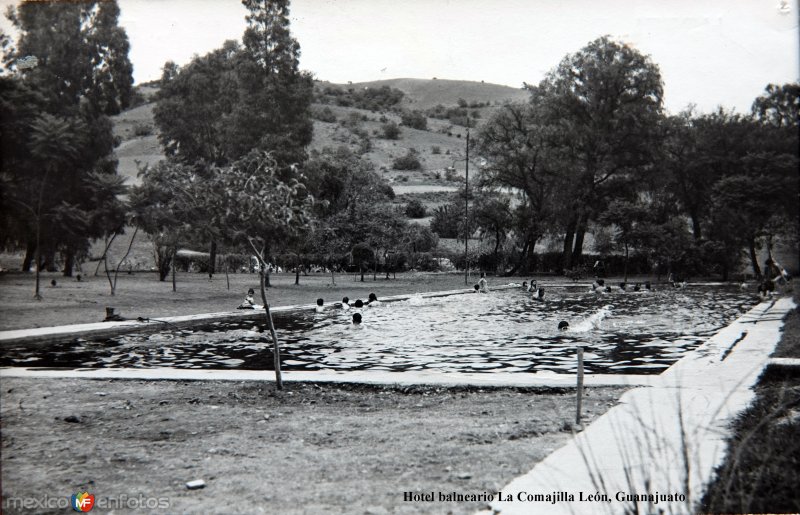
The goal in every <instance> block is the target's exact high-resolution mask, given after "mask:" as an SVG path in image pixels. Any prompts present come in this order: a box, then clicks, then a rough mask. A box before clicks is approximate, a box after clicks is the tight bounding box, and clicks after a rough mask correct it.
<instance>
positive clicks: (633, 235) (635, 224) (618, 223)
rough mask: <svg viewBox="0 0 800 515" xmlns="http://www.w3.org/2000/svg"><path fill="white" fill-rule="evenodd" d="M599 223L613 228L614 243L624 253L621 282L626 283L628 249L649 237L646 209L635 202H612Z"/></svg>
mask: <svg viewBox="0 0 800 515" xmlns="http://www.w3.org/2000/svg"><path fill="white" fill-rule="evenodd" d="M599 221H600V222H601V223H604V224H607V225H612V226H613V227H614V242H615V243H616V244H617V245H619V246H620V247H622V248H623V249H624V251H625V266H624V272H623V274H624V279H623V280H624V281H625V282H628V257H629V254H630V247H631V246H632V245H636V244H637V243H643V242H644V241H645V240H646V239H647V237H648V236H649V232H648V231H647V228H646V227H647V209H646V207H644V206H642V205H641V204H638V203H636V202H631V201H625V200H614V201H612V202H611V203H610V204H609V206H608V207H607V208H606V209H605V211H604V212H603V214H602V215H601V216H600V218H599ZM642 226H645V227H642Z"/></svg>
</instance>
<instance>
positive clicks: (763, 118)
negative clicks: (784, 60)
mask: <svg viewBox="0 0 800 515" xmlns="http://www.w3.org/2000/svg"><path fill="white" fill-rule="evenodd" d="M798 111H800V84H798V83H796V82H795V83H793V84H783V85H777V84H769V85H768V86H767V87H766V88H765V90H764V94H763V95H761V96H759V97H758V98H756V99H755V101H754V102H753V108H752V112H753V115H754V116H755V117H756V118H757V119H758V120H759V121H760V122H761V123H763V124H768V125H771V126H772V127H776V128H788V129H793V128H794V129H796V128H797V123H798ZM795 135H796V134H795Z"/></svg>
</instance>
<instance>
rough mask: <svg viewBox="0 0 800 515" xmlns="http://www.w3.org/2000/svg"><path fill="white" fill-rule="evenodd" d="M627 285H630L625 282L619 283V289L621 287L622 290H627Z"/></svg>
mask: <svg viewBox="0 0 800 515" xmlns="http://www.w3.org/2000/svg"><path fill="white" fill-rule="evenodd" d="M627 287H628V285H627V284H625V283H619V289H620V290H622V291H626V288H627Z"/></svg>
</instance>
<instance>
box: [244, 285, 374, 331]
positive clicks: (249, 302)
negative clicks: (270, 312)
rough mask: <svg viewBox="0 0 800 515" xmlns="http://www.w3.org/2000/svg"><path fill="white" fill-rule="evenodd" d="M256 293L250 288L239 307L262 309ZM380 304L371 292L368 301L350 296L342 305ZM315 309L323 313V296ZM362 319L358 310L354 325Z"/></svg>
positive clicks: (364, 305) (358, 324) (358, 308)
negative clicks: (351, 301)
mask: <svg viewBox="0 0 800 515" xmlns="http://www.w3.org/2000/svg"><path fill="white" fill-rule="evenodd" d="M254 295H255V290H253V288H250V289H248V290H247V295H246V296H245V298H244V300H243V301H242V303H241V304H239V306H238V307H237V309H260V308H261V306H260V305H258V304H256V303H255V299H254V298H253V296H254ZM380 304H381V301H379V300H378V296H377V295H375V294H374V293H370V294H369V297H368V298H367V300H366V301H363V300H361V299H356V300H355V302H353V303H352V304H351V303H350V298H349V297H344V298H342V302H341V303H340V306H341V308H342V310H344V311H349V310H350V309H356V310H360V309H362V308H365V307H376V306H379V305H380ZM314 309H315V311H316V312H317V313H322V311H324V309H325V300H324V299H322V298H319V299H317V305H316V307H315V308H314ZM361 320H362V316H361V312H360V311H356V312H355V313H353V316H352V323H353V326H360V325H361Z"/></svg>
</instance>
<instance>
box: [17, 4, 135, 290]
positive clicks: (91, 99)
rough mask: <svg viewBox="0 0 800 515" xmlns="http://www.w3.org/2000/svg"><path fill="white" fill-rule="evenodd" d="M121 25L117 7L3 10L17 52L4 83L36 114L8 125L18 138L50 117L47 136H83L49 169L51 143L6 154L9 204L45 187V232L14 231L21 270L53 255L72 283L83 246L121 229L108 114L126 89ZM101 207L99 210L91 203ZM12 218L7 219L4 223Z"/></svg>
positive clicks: (21, 115)
mask: <svg viewBox="0 0 800 515" xmlns="http://www.w3.org/2000/svg"><path fill="white" fill-rule="evenodd" d="M118 16H119V8H118V6H117V4H116V2H114V1H108V2H96V1H79V2H55V1H43V2H24V3H22V4H20V6H19V7H18V8H17V9H10V10H9V13H8V17H9V19H10V20H11V22H12V23H13V24H14V26H15V27H16V29H17V30H18V32H19V39H18V41H17V44H16V47H15V48H7V49H6V52H5V55H4V63H5V65H6V66H7V67H8V68H10V69H15V70H16V71H17V73H16V78H14V79H8V80H11V81H14V80H18V81H21V82H22V84H23V86H9V89H16V90H17V92H18V93H19V92H21V91H23V90H25V89H27V90H29V91H33V92H35V94H36V95H37V96H38V98H39V99H40V100H38V101H37V102H36V105H37V107H40V108H41V110H40V111H39V112H38V113H36V114H35V115H34V113H33V111H32V110H31V109H29V107H30V105H28V107H22V108H20V109H16V112H15V113H14V115H13V119H14V124H15V125H16V126H17V127H20V128H22V129H23V133H25V131H27V130H30V131H34V127H35V126H36V125H37V124H38V125H39V126H41V122H42V121H43V120H44V119H45V118H44V117H45V116H51V117H52V119H54V120H58V123H57V125H54V126H53V127H52V129H53V130H55V129H56V128H57V127H61V126H66V127H71V128H74V129H75V133H74V134H75V135H76V136H80V137H76V138H73V139H74V140H75V141H72V142H70V144H69V145H67V147H69V148H70V149H72V151H71V152H68V153H64V154H59V155H58V156H55V157H56V159H55V161H57V162H56V163H54V162H53V160H54V159H53V158H54V156H53V154H52V153H51V151H54V150H53V144H38V143H36V141H37V140H35V139H33V138H27V139H25V140H23V141H22V143H23V144H22V145H20V146H18V147H17V148H15V149H13V157H12V158H11V159H10V160H9V161H8V162H6V161H5V160H4V164H3V179H4V182H5V186H4V190H5V191H4V194H5V195H6V197H7V199H8V200H9V202H8V203H9V204H16V205H21V204H24V203H25V202H30V199H32V198H36V197H35V196H34V197H32V196H31V195H30V191H28V190H29V189H30V187H32V184H33V183H35V184H37V186H36V187H41V188H43V191H42V192H41V195H40V198H41V199H42V201H41V209H39V211H40V215H41V216H40V219H43V218H44V217H46V218H48V228H49V231H47V232H46V233H45V232H43V231H38V237H37V234H36V233H37V231H32V230H30V227H29V225H30V224H26V223H25V222H24V221H21V220H16V221H15V222H12V223H11V225H12V226H13V227H15V228H16V229H18V230H19V231H20V232H19V233H18V234H17V235H16V236H15V237H14V239H15V240H16V241H18V242H20V243H22V242H23V241H24V242H25V243H24V245H25V247H26V248H27V250H28V252H27V256H26V259H25V267H26V268H27V267H29V266H30V263H31V261H32V254H33V253H36V254H37V255H42V254H46V255H48V256H49V257H48V261H49V262H50V263H52V261H53V256H54V254H55V252H56V251H60V252H62V254H63V255H64V257H65V266H64V274H65V275H71V274H72V269H73V264H74V260H75V258H76V256H77V255H79V254H80V253H82V252H85V251H86V248H87V247H88V242H89V240H90V239H91V238H97V237H100V236H102V235H104V234H107V233H108V232H109V231H115V230H117V229H118V227H119V225H120V220H119V217H118V216H116V215H121V214H122V212H123V209H122V207H121V205H120V201H119V200H118V199H117V194H118V193H119V192H120V191H121V190H120V187H121V182H120V181H119V180H118V179H117V178H116V160H115V158H114V157H113V147H114V139H113V136H112V133H111V128H112V127H111V122H110V120H109V118H108V115H111V114H116V113H118V112H119V111H120V110H121V109H124V108H125V107H127V105H129V102H130V98H131V86H132V83H133V80H132V77H131V70H132V67H131V64H130V61H129V60H128V57H127V53H128V41H127V37H126V35H125V32H124V30H123V29H122V28H120V27H118V26H117V19H118ZM23 63H24V64H25V66H23V65H22V64H23ZM31 63H33V64H32V65H31ZM29 98H32V97H30V96H29ZM25 127H27V128H28V129H25ZM78 128H79V129H78ZM40 132H41V131H40ZM57 132H58V131H57ZM60 141H64V138H60ZM4 157H5V156H4ZM66 161H69V163H68V164H66V163H65V162H66ZM28 178H30V179H33V180H26V179H28ZM40 178H41V179H40ZM45 178H46V180H44V179H45ZM100 198H102V199H103V201H102V202H100V204H97V203H94V201H97V200H99V199H100ZM99 211H104V212H106V214H107V215H109V216H104V214H103V213H100V212H99ZM19 213H20V212H19V211H9V213H8V214H7V216H8V217H9V218H14V217H15V216H19ZM112 215H113V216H112ZM41 264H42V263H41V262H39V263H37V266H38V265H41Z"/></svg>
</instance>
